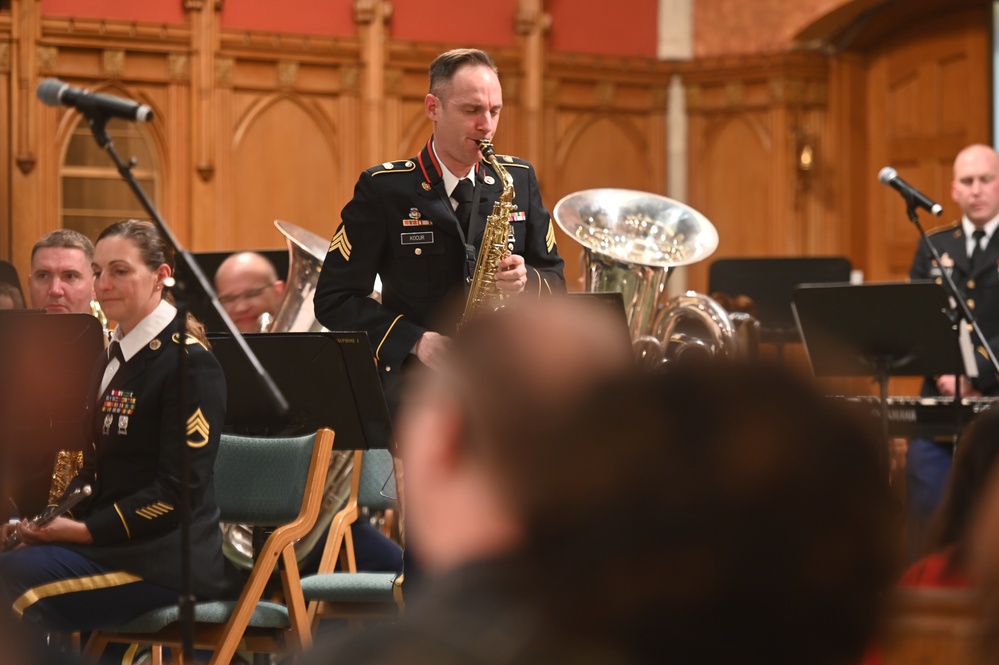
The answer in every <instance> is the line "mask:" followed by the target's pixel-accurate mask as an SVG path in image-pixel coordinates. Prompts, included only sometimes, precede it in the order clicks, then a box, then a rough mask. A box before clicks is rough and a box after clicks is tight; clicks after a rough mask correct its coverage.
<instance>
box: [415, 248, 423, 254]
mask: <svg viewBox="0 0 999 665" xmlns="http://www.w3.org/2000/svg"><path fill="white" fill-rule="evenodd" d="M413 253H414V254H416V255H417V256H419V255H420V254H422V253H423V250H422V249H420V248H419V247H417V248H416V249H414V250H413Z"/></svg>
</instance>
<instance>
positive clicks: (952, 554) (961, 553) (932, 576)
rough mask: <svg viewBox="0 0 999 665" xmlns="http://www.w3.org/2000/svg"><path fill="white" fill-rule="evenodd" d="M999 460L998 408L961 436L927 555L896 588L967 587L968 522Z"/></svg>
mask: <svg viewBox="0 0 999 665" xmlns="http://www.w3.org/2000/svg"><path fill="white" fill-rule="evenodd" d="M997 459H999V409H994V408H990V409H989V410H988V411H986V412H984V413H982V414H980V415H978V416H977V417H976V418H975V420H973V421H972V422H971V424H970V425H969V426H968V428H967V429H966V430H965V431H964V433H963V434H962V435H961V438H960V439H959V440H958V442H957V446H956V449H955V453H954V463H953V466H952V468H951V472H950V477H949V479H948V481H947V488H946V490H945V492H944V497H943V500H942V501H941V503H940V507H939V508H938V510H937V512H936V514H935V515H934V517H933V521H932V523H931V530H930V541H929V542H930V553H929V554H927V555H926V556H925V557H923V558H921V559H920V560H918V561H917V562H916V563H914V564H913V565H912V566H911V567H910V568H909V569H908V570H907V571H906V573H905V574H904V575H903V576H902V579H901V582H900V584H901V585H902V586H908V587H966V586H970V585H971V584H972V581H971V580H970V579H969V576H968V557H969V549H970V544H971V539H972V537H973V533H972V529H971V527H972V524H973V519H974V516H975V514H976V512H977V510H978V506H979V503H980V502H981V500H982V497H983V496H984V495H985V493H986V489H987V488H988V483H989V482H990V478H991V477H992V474H993V472H994V470H995V468H996V461H997Z"/></svg>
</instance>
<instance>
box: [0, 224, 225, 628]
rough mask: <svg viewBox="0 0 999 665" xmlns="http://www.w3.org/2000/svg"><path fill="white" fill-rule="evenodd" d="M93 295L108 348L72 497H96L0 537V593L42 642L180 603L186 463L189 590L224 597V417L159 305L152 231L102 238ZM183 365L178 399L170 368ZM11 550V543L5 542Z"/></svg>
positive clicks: (121, 228) (191, 344)
mask: <svg viewBox="0 0 999 665" xmlns="http://www.w3.org/2000/svg"><path fill="white" fill-rule="evenodd" d="M93 268H94V288H95V291H96V294H97V299H98V300H99V301H100V304H101V307H102V309H103V310H104V312H105V313H106V314H107V316H108V318H109V319H112V320H114V321H117V322H118V326H117V328H116V329H115V332H114V335H113V336H112V343H111V345H110V346H109V347H108V349H107V351H106V352H102V354H101V356H100V357H99V359H98V361H97V362H96V364H95V367H94V374H93V381H92V386H93V389H92V392H91V394H90V396H89V397H88V402H89V403H88V405H87V408H88V409H89V410H90V411H91V412H92V413H93V418H92V419H91V426H92V428H93V431H92V436H91V440H92V441H93V445H92V446H90V447H89V448H88V449H87V450H85V451H84V462H83V467H82V469H81V471H80V473H79V474H78V476H77V477H76V478H75V479H74V480H73V481H72V482H71V483H70V484H69V487H68V488H67V490H66V492H67V494H68V493H70V492H73V491H74V490H76V489H77V488H79V487H82V486H84V485H90V486H91V488H92V490H93V493H92V495H91V496H90V497H89V498H87V499H84V500H83V501H82V502H81V503H80V504H78V505H77V506H76V507H75V509H74V510H73V511H72V512H70V513H67V514H66V515H65V516H61V517H57V518H56V519H55V520H54V521H52V522H50V523H48V524H47V525H45V526H43V527H40V528H39V527H35V526H32V525H29V524H28V523H27V522H21V523H20V524H16V525H4V527H3V529H2V531H0V536H2V538H3V541H2V545H0V548H2V549H4V550H7V551H5V552H4V553H3V554H0V590H2V592H3V594H4V597H3V598H5V600H6V602H7V603H8V607H10V608H11V610H12V611H13V612H14V614H15V615H16V616H18V617H21V618H22V620H23V621H30V622H31V623H32V624H36V625H39V626H40V627H42V628H43V629H45V630H71V631H76V630H90V629H94V628H101V627H107V626H112V625H115V624H118V623H121V622H123V621H126V620H128V619H131V618H134V617H136V616H138V615H140V614H142V613H144V612H146V611H148V610H151V609H155V608H157V607H163V606H166V605H171V604H175V603H177V602H178V596H179V593H180V592H181V591H182V590H183V588H184V585H183V581H182V579H181V547H180V521H181V515H180V512H181V511H180V506H181V496H180V493H181V489H182V482H181V461H182V454H183V453H184V447H185V446H186V449H187V450H186V452H187V453H188V454H189V461H190V478H189V487H190V498H191V503H190V505H191V527H190V528H191V530H190V534H191V538H190V542H191V544H192V545H191V547H192V550H193V551H192V552H191V557H192V558H191V561H192V566H191V569H192V575H193V589H194V594H195V596H196V597H197V598H198V599H199V600H201V599H206V598H216V597H222V596H225V595H228V594H227V592H228V590H229V589H228V588H227V587H228V584H227V582H226V579H227V577H226V575H225V574H224V563H223V556H222V540H221V535H220V531H219V525H218V507H217V505H216V502H215V494H214V489H213V485H212V470H213V465H214V462H215V455H216V452H217V450H218V444H219V438H220V435H221V432H222V424H223V420H224V417H225V403H226V387H225V379H224V376H223V373H222V369H221V367H220V366H219V364H218V362H217V361H216V359H215V357H214V356H213V355H212V354H211V352H210V351H209V350H208V345H207V343H206V341H205V339H204V330H203V327H202V326H201V325H200V324H198V323H197V322H196V321H194V320H193V319H190V320H189V321H188V325H187V331H188V332H187V333H186V334H182V333H181V332H180V329H181V326H180V323H181V321H180V317H179V316H178V314H177V309H176V307H174V306H173V304H171V302H170V298H168V297H166V296H165V292H164V287H165V285H166V282H167V279H168V278H169V277H170V276H171V275H172V273H173V268H174V256H173V251H172V249H171V248H170V247H169V246H168V245H167V244H166V243H165V242H164V241H163V239H162V238H161V237H160V235H159V233H158V232H157V230H156V227H155V226H154V225H153V224H151V223H149V222H146V221H139V220H126V221H122V222H118V223H115V224H113V225H111V226H109V227H108V228H106V229H105V230H104V231H103V232H102V233H101V234H100V237H99V238H98V240H97V244H96V247H95V252H94V259H93ZM180 354H186V357H187V368H186V372H187V374H186V375H187V380H186V388H187V393H186V400H185V402H184V403H181V401H180V394H179V393H180V391H179V388H180V377H179V375H178V359H179V355H180ZM12 534H13V535H15V537H16V538H17V539H18V540H19V542H20V545H18V546H16V547H12V546H11V545H10V544H9V543H8V539H9V538H10V536H11V535H12Z"/></svg>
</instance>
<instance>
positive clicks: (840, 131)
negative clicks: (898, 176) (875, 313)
mask: <svg viewBox="0 0 999 665" xmlns="http://www.w3.org/2000/svg"><path fill="white" fill-rule="evenodd" d="M829 72H830V73H829V124H828V132H827V134H826V135H825V137H826V139H827V140H825V141H823V142H822V143H821V144H820V146H819V147H820V152H819V158H818V163H819V168H820V169H822V173H824V174H825V177H824V178H822V179H820V180H817V181H816V182H822V183H823V187H822V191H821V193H820V194H818V195H819V196H820V197H821V199H822V203H823V207H824V208H825V210H826V214H825V215H824V217H823V224H822V225H823V227H824V228H825V229H826V233H825V234H824V236H823V243H822V244H821V246H820V247H821V248H820V250H819V253H824V254H829V255H844V256H846V257H847V258H849V259H850V262H851V263H852V265H853V267H854V269H858V270H863V269H864V267H865V266H866V265H867V264H868V256H867V242H866V237H867V233H866V230H865V228H864V227H865V225H866V219H867V207H866V206H867V196H866V192H867V187H868V183H869V181H870V178H873V177H875V174H871V173H867V169H866V168H864V167H863V165H864V164H866V154H867V136H868V117H867V88H866V71H865V63H864V58H863V57H862V56H860V55H859V54H854V53H841V54H838V55H837V56H836V57H833V58H831V59H830V70H829Z"/></svg>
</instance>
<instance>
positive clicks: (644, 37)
mask: <svg viewBox="0 0 999 665" xmlns="http://www.w3.org/2000/svg"><path fill="white" fill-rule="evenodd" d="M545 11H547V12H548V13H549V14H551V16H552V27H551V31H550V32H549V42H548V44H549V48H550V49H551V50H552V51H557V52H562V53H591V54H596V55H617V56H635V57H643V58H655V57H656V52H657V50H658V47H657V40H658V32H659V26H658V21H659V18H658V17H659V2H658V0H613V2H580V0H546V2H545Z"/></svg>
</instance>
